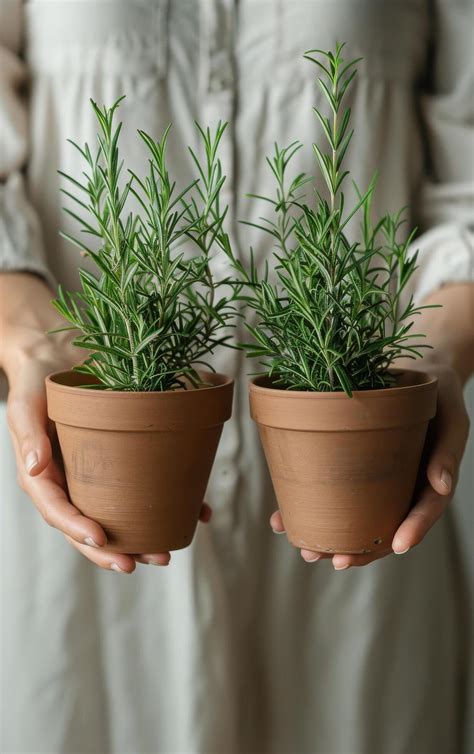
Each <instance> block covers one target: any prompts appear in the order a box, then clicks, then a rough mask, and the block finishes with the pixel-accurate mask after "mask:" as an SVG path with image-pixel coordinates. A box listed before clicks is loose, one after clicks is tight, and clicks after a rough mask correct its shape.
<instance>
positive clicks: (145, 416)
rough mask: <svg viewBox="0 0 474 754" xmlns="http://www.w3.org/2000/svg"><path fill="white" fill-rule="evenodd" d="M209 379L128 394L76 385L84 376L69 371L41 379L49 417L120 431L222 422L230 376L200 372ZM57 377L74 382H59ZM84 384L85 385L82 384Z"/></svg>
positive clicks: (229, 401)
mask: <svg viewBox="0 0 474 754" xmlns="http://www.w3.org/2000/svg"><path fill="white" fill-rule="evenodd" d="M201 375H202V376H203V377H207V378H208V379H209V381H212V382H213V383H216V384H212V385H210V386H209V387H203V388H201V389H195V390H163V391H157V390H156V391H150V392H131V391H127V390H96V389H94V388H87V389H85V388H83V387H80V382H81V380H84V381H85V380H87V376H85V375H82V374H81V373H78V372H73V371H72V370H69V371H66V372H55V373H53V374H50V375H48V377H47V378H46V381H45V384H46V395H47V403H48V416H49V418H50V419H52V421H54V422H56V423H57V424H61V425H68V426H71V427H82V428H84V429H95V430H111V431H125V432H129V431H131V432H175V431H195V430H198V429H204V428H206V427H209V428H210V427H216V426H219V425H222V424H223V423H224V422H225V421H227V419H229V418H230V416H231V413H232V396H233V390H234V380H233V379H232V378H231V377H229V376H228V375H225V374H219V373H218V372H204V371H201ZM61 379H63V380H66V381H72V382H73V383H74V382H75V381H77V382H78V383H79V384H78V385H74V384H72V385H71V384H69V385H68V384H62V382H61ZM86 384H88V383H87V382H86Z"/></svg>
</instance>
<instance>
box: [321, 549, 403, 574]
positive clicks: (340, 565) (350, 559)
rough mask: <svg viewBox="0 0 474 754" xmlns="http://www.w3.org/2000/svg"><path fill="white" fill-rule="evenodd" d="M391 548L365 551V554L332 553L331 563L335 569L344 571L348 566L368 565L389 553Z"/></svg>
mask: <svg viewBox="0 0 474 754" xmlns="http://www.w3.org/2000/svg"><path fill="white" fill-rule="evenodd" d="M391 554H392V550H382V551H380V552H372V553H370V552H369V553H367V554H366V555H343V554H338V555H334V557H333V559H332V564H333V567H334V570H335V571H346V570H347V569H348V568H353V567H356V568H358V567H359V566H365V565H370V563H374V562H375V561H376V560H380V559H381V558H385V557H387V555H391Z"/></svg>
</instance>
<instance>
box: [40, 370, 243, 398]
mask: <svg viewBox="0 0 474 754" xmlns="http://www.w3.org/2000/svg"><path fill="white" fill-rule="evenodd" d="M198 371H199V374H201V375H206V376H210V377H212V378H215V379H216V378H217V379H219V381H218V382H217V384H215V385H203V386H202V387H199V388H197V389H196V388H193V389H192V390H96V389H95V388H84V387H82V386H81V385H67V384H64V383H62V382H59V381H58V378H60V377H63V376H66V375H67V376H71V375H78V378H82V377H84V379H87V375H82V374H81V372H75V371H74V369H67V370H61V371H60V372H51V373H50V374H48V375H47V377H46V378H45V381H46V385H47V386H48V385H49V386H51V388H52V389H53V390H55V391H59V392H64V393H69V394H70V395H77V394H81V395H83V394H86V393H87V395H92V396H102V397H104V396H107V398H114V397H118V396H121V397H123V396H124V395H126V396H127V398H129V399H132V400H133V398H138V397H141V398H142V399H143V396H147V395H149V396H152V397H154V398H158V397H159V396H160V395H163V396H166V397H167V398H170V397H171V396H172V395H180V396H183V394H184V395H189V394H191V393H195V392H196V390H219V389H220V388H225V387H227V386H228V385H230V384H232V383H233V382H234V379H233V377H229V375H227V374H223V373H222V372H209V371H203V370H198ZM55 378H56V379H55Z"/></svg>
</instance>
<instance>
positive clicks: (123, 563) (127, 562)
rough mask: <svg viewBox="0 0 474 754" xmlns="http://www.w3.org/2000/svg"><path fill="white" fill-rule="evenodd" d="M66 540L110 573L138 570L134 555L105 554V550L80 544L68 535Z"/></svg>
mask: <svg viewBox="0 0 474 754" xmlns="http://www.w3.org/2000/svg"><path fill="white" fill-rule="evenodd" d="M66 539H67V541H68V542H69V544H71V545H72V546H73V547H75V548H76V550H78V552H80V553H81V555H84V556H85V557H86V558H87V559H88V560H90V561H91V563H94V565H96V566H98V567H99V568H105V569H106V570H108V571H115V572H116V573H133V571H134V570H135V568H136V563H135V558H134V557H133V556H132V555H124V554H122V553H118V552H104V550H99V549H96V548H94V547H89V546H88V545H84V544H80V543H79V542H76V540H74V539H72V538H71V537H69V536H67V535H66Z"/></svg>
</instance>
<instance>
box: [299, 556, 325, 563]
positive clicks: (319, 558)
mask: <svg viewBox="0 0 474 754" xmlns="http://www.w3.org/2000/svg"><path fill="white" fill-rule="evenodd" d="M301 557H302V558H303V560H304V562H305V563H316V561H317V560H321V555H313V556H312V557H311V558H305V557H304V556H303V555H302V556H301Z"/></svg>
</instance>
